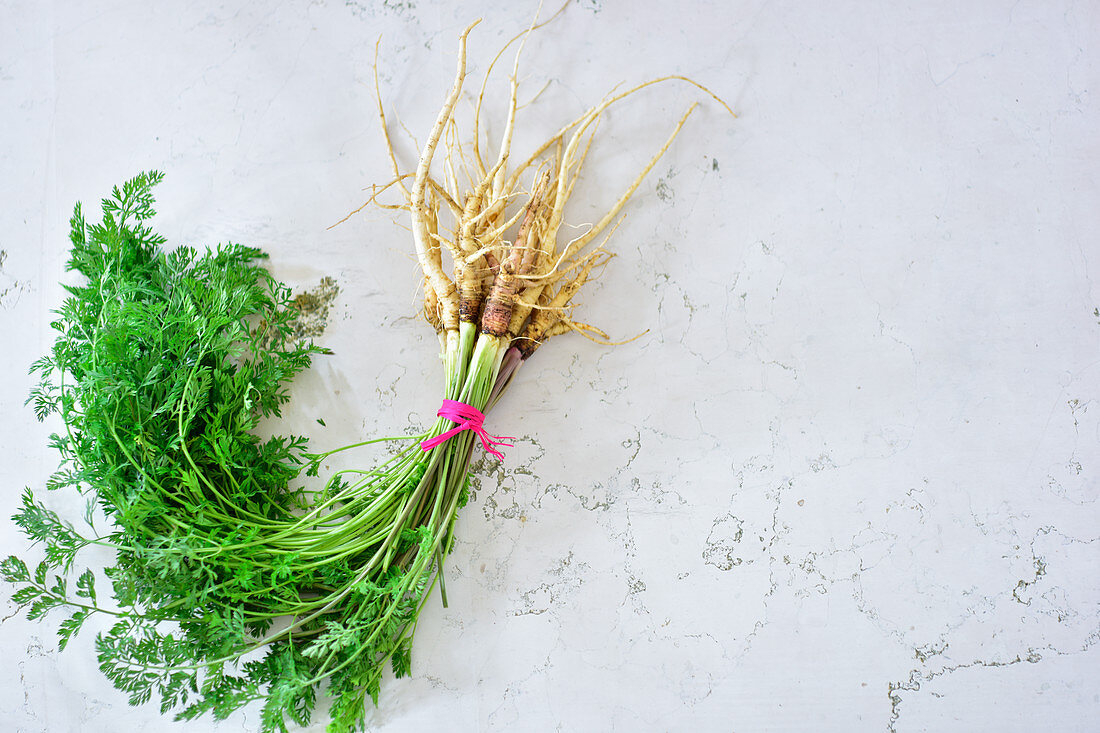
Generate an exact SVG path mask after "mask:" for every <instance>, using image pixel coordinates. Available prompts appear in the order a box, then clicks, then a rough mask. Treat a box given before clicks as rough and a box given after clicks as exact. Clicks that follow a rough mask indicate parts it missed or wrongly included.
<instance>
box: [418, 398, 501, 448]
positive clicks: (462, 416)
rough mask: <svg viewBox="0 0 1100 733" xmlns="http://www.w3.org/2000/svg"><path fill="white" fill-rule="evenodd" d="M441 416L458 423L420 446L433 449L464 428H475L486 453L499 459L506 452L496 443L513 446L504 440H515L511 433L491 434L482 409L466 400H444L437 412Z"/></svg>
mask: <svg viewBox="0 0 1100 733" xmlns="http://www.w3.org/2000/svg"><path fill="white" fill-rule="evenodd" d="M436 415H438V416H439V417H445V418H447V419H448V420H450V421H451V422H453V423H457V425H456V426H455V427H453V428H451V429H450V430H448V431H447V432H445V433H441V434H440V435H437V436H436V437H434V438H432V439H430V440H425V441H424V442H423V443H421V444H420V447H421V448H422V449H424V450H431V449H432V448H434V447H436V446H437V445H439V444H440V443H445V442H447V441H448V440H450V439H451V438H452V437H454V436H455V435H458V434H459V433H461V432H462V431H463V430H473V431H474V432H475V433H477V437H479V438H481V445H482V447H483V448H485V452H486V453H492V454H493V455H494V456H496V457H497V458H498V459H499V460H502V461H503V460H504V454H503V453H501V452H500V451H498V450H495V449H494V448H493V446H494V445H503V446H506V447H508V448H511V447H512V444H511V443H505V442H504V440H514V438H513V437H512V436H510V435H489V433H487V432H485V428H484V427H482V423H484V422H485V415H483V414H482V412H481V410H479V409H477V408H476V407H471V406H470V405H467V404H466V403H465V402H456V401H454V400H443V406H442V407H440V408H439V412H437V413H436Z"/></svg>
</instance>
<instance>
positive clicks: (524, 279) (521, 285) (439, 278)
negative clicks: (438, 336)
mask: <svg viewBox="0 0 1100 733" xmlns="http://www.w3.org/2000/svg"><path fill="white" fill-rule="evenodd" d="M559 12H560V11H559ZM475 25H476V23H474V24H471V25H470V26H469V27H467V28H466V29H465V30H464V31H463V32H462V34H461V36H460V39H459V52H458V68H457V71H456V74H455V78H454V82H453V84H452V87H451V90H450V92H449V93H448V95H447V97H446V99H445V101H444V103H443V106H442V108H441V109H440V111H439V114H438V116H437V118H436V121H435V125H434V126H433V128H432V130H431V133H430V134H429V136H428V138H427V141H426V142H425V144H424V146H423V148H422V150H421V153H420V158H419V161H418V164H417V167H416V171H415V175H414V176H413V181H412V184H411V186H410V187H408V188H406V186H405V183H404V181H405V180H406V178H407V177H408V175H409V174H407V173H402V171H401V169H400V166H399V165H398V162H397V156H396V154H395V153H394V150H393V146H392V144H391V140H390V137H389V133H388V131H387V130H385V127H386V117H385V112H384V110H383V107H382V103H381V96H380V94H379V95H378V96H379V101H378V110H379V117H380V119H381V120H382V124H383V131H384V137H385V141H386V148H387V153H388V155H389V157H390V160H391V162H392V164H393V169H394V176H395V178H394V180H393V181H392V182H391V184H390V185H391V186H392V185H397V186H398V188H399V189H400V190H401V191H402V193H403V194H404V195H405V203H404V204H403V205H402V206H403V207H404V208H407V209H408V211H409V213H410V216H411V221H412V231H413V242H414V247H415V250H416V254H417V259H418V261H419V263H420V266H421V269H422V271H423V281H424V314H425V317H426V319H427V320H428V322H429V323H431V324H432V326H433V327H434V328H436V330H437V331H442V332H443V334H442V336H443V337H444V341H445V343H446V344H449V346H447V347H446V350H445V360H447V359H448V358H450V359H451V362H452V363H451V366H452V367H454V369H455V374H453V375H452V376H453V377H458V380H457V381H459V382H464V381H465V378H466V377H467V376H468V375H471V374H472V373H473V370H472V365H471V364H470V363H469V362H468V361H466V360H468V359H469V358H470V357H471V356H472V355H473V354H474V352H475V343H477V344H478V345H479V346H478V348H479V349H480V350H479V351H478V353H479V354H480V355H481V356H482V357H483V358H486V359H489V360H490V361H492V362H493V364H494V366H493V368H492V369H489V370H488V372H487V373H486V375H488V374H490V373H491V374H492V375H493V379H494V383H495V382H496V381H497V375H499V374H500V372H499V370H500V369H501V368H502V367H503V366H504V365H505V364H507V368H506V369H505V371H506V372H507V375H506V376H505V377H503V378H502V380H501V383H500V384H497V386H496V391H495V395H494V398H495V397H498V396H499V394H500V392H502V386H501V385H502V384H505V383H507V381H509V380H510V377H511V374H512V373H514V372H515V370H516V369H517V368H518V366H519V365H520V364H521V363H522V362H523V361H524V360H526V359H527V358H529V357H530V356H531V354H532V353H533V352H534V351H535V350H536V349H537V348H538V347H539V346H540V345H541V344H543V343H545V341H546V340H548V339H549V338H551V337H553V336H555V335H559V334H562V333H571V332H575V333H580V334H582V335H584V336H586V337H588V338H590V339H592V340H595V341H597V342H600V343H612V342H611V341H610V339H609V338H608V336H607V334H605V333H604V332H603V331H602V330H600V329H599V328H597V327H595V326H591V325H588V324H584V323H581V322H579V321H576V320H575V319H574V318H573V315H572V308H573V305H572V303H573V299H574V297H575V296H576V294H577V293H578V292H579V291H580V289H581V288H582V286H583V285H584V284H585V283H586V282H588V281H589V280H590V279H591V278H592V277H594V276H595V274H596V273H598V271H599V270H600V268H601V267H602V266H603V265H605V264H606V263H607V262H608V260H609V259H610V255H609V254H608V252H607V251H606V249H605V248H604V245H605V244H606V240H607V238H609V237H610V235H611V234H612V233H613V232H614V230H615V227H617V223H616V220H617V219H618V221H620V222H621V218H620V215H621V213H622V210H623V207H624V206H625V205H626V203H627V202H628V201H629V200H630V199H631V197H632V196H633V195H634V193H635V192H636V191H637V189H638V187H639V186H640V185H641V182H642V181H643V180H644V178H645V176H646V175H647V174H648V173H649V172H650V171H651V170H652V169H653V167H654V166H655V165H656V164H657V162H658V161H659V160H660V158H661V157H662V156H663V155H664V154H665V153H666V152H667V151H668V149H669V148H670V147H671V145H672V143H673V141H674V140H675V139H676V137H677V135H678V134H679V133H680V131H681V130H682V129H683V127H684V125H685V124H686V122H687V120H688V118H689V116H690V115H691V114H692V112H693V110H694V109H695V107H696V106H697V105H696V104H692V105H690V106H689V107H688V109H687V110H686V111H685V112H684V114H683V116H681V117H680V119H679V121H678V122H677V123H676V125H675V127H674V128H673V130H672V132H671V134H670V135H669V136H668V138H667V139H666V140H665V142H664V144H663V145H662V146H661V147H660V148H659V149H658V150H657V151H656V152H655V153H654V155H653V156H652V157H651V158H650V160H649V161H648V162H647V164H646V165H645V166H644V167H643V168H642V170H641V171H639V172H638V174H637V175H636V176H635V177H634V178H633V180H631V182H630V183H629V185H627V187H626V188H625V190H624V191H623V193H622V194H621V195H620V196H619V198H618V199H617V200H616V201H615V202H614V203H613V204H612V206H611V207H610V208H609V209H608V210H607V211H606V212H605V214H604V215H603V216H602V217H601V218H600V219H599V220H598V221H597V222H596V223H594V224H592V225H591V226H589V227H588V229H587V230H586V231H585V232H584V233H583V234H581V235H580V236H578V237H576V238H574V239H572V240H570V241H566V242H564V243H561V244H559V242H558V239H559V232H560V230H561V227H562V224H563V222H564V220H565V207H566V205H567V204H568V202H569V199H570V197H571V196H572V193H573V190H574V187H575V186H576V183H577V181H578V179H579V177H580V173H581V169H582V167H583V164H584V162H585V159H586V158H587V155H588V151H589V149H590V147H591V145H592V141H593V140H594V138H595V135H596V131H597V129H598V127H599V123H600V121H601V119H602V117H603V114H604V113H605V112H606V111H607V110H608V108H609V107H611V106H612V105H614V104H616V103H619V102H621V101H622V100H625V99H627V98H628V97H631V96H632V95H634V94H637V93H639V92H641V91H643V90H645V89H647V88H649V87H652V86H654V85H657V84H662V83H665V82H673V81H679V82H682V83H686V84H688V85H691V86H693V87H695V88H697V89H699V90H701V91H703V92H704V93H706V94H707V95H709V96H710V97H711V98H713V99H715V100H717V101H718V102H719V103H720V104H721V105H722V106H723V107H724V108H725V109H726V110H727V111H728V112H729V113H730V114H731V115H732V114H733V111H732V110H731V109H730V108H729V105H727V104H726V103H725V102H724V101H722V100H721V98H719V97H718V96H717V95H716V94H714V93H713V92H711V91H710V90H709V89H707V88H706V87H704V86H702V85H701V84H699V83H698V82H695V81H693V80H691V79H688V78H686V77H682V76H676V75H671V76H664V77H660V78H657V79H652V80H650V81H647V82H643V83H641V84H638V85H636V86H634V87H632V88H630V89H627V90H626V91H622V92H618V93H613V94H609V95H607V96H606V97H605V98H604V99H603V100H602V101H601V102H600V103H599V104H597V105H595V106H593V107H591V108H589V109H588V110H586V111H585V112H583V113H582V114H581V115H579V116H578V117H577V118H575V119H574V120H572V121H571V122H569V123H567V124H565V125H564V126H563V127H561V128H560V129H559V130H558V131H557V132H556V133H555V134H554V135H552V136H551V137H550V138H548V139H547V140H546V141H545V142H544V143H543V144H542V145H541V146H539V147H538V148H537V149H536V150H535V151H534V152H533V153H532V154H530V155H529V156H528V157H527V158H525V159H523V160H522V161H521V162H520V163H519V164H518V165H515V166H512V167H510V162H511V160H512V150H511V145H512V139H513V136H514V131H515V127H516V124H517V120H518V114H517V113H518V104H517V98H518V89H519V81H518V78H519V64H520V57H521V54H522V51H523V42H525V41H526V38H527V36H528V35H529V34H530V33H531V31H532V30H534V28H536V27H538V26H536V25H534V24H532V26H531V27H529V28H528V29H527V30H526V31H524V32H523V33H520V34H518V35H517V36H516V37H515V38H513V39H512V40H510V41H509V42H508V44H506V45H505V47H504V48H503V49H501V51H500V52H499V53H498V54H497V55H496V57H495V58H494V59H493V61H492V63H491V64H490V66H489V70H488V72H487V73H486V77H485V79H483V80H482V85H481V88H480V91H479V92H478V96H477V101H476V105H475V111H474V119H473V137H472V140H470V141H469V143H468V146H469V147H468V150H469V155H467V154H466V150H467V149H464V148H463V145H462V142H461V136H460V135H459V133H458V130H457V122H456V119H455V108H456V105H457V102H458V99H459V98H460V96H461V93H462V89H463V86H464V83H465V79H466V48H467V38H468V36H469V34H470V32H471V30H472V29H473V27H474V26H475ZM517 40H520V41H521V43H520V46H519V50H518V51H517V52H516V54H515V57H514V60H513V64H512V69H511V74H510V76H509V100H508V107H507V112H506V117H505V124H504V126H503V132H502V134H501V139H500V147H499V151H498V154H497V156H496V158H495V161H494V163H493V165H492V166H489V165H487V163H486V160H487V159H488V156H486V155H484V153H483V150H482V148H481V140H480V137H481V112H482V107H483V102H484V96H485V88H486V81H487V79H488V76H489V74H490V73H491V72H492V70H493V68H494V66H495V65H496V63H497V61H498V60H499V59H500V57H501V55H502V54H503V53H504V51H505V50H506V49H507V48H508V46H510V45H511V44H512V43H513V42H515V41H517ZM375 90H376V93H377V92H378V87H377V67H376V73H375ZM441 142H442V148H443V149H444V150H443V152H442V169H443V174H442V175H443V178H442V182H440V180H437V179H436V178H435V177H434V176H433V173H432V171H433V161H435V160H436V159H437V158H438V157H439V156H437V152H440V151H439V148H440V143H441ZM533 169H535V170H536V172H535V173H534V174H533V179H534V180H533V182H532V186H531V188H530V189H529V191H527V192H524V191H523V190H522V188H521V180H522V179H523V178H524V177H525V176H526V175H527V174H528V172H529V171H531V170H533ZM463 176H464V177H465V180H461V178H462V177H463ZM442 209H445V210H448V211H450V213H451V215H452V217H453V219H454V222H453V226H450V227H449V228H448V229H447V230H441V229H440V226H439V222H438V215H439V212H440V210H442ZM443 231H448V232H450V234H444V233H441V232H443ZM512 231H514V232H515V234H514V235H513V236H511V237H509V232H512ZM600 237H604V240H603V242H601V243H600V244H599V245H595V244H594V243H595V242H596V241H597V239H599V238H600ZM443 250H446V251H447V252H448V254H449V255H450V258H449V259H450V260H451V263H452V264H451V267H452V272H451V275H448V274H447V273H446V272H445V269H444V263H443V258H442V252H443ZM475 330H476V333H475ZM456 331H458V332H460V333H461V335H460V336H458V337H454V336H448V335H447V334H453V333H455V332H456ZM477 334H480V335H481V336H480V337H478V336H477ZM490 337H491V339H492V345H491V346H489V345H487V344H489V341H488V339H489V338H490ZM482 339H485V342H484V343H483V342H482ZM510 349H514V351H509V350H510ZM447 355H450V356H447ZM463 361H466V363H465V364H460V363H459V362H463ZM482 371H484V370H482ZM449 384H452V385H454V382H452V381H451V380H449ZM463 389H467V387H463ZM459 391H461V390H459Z"/></svg>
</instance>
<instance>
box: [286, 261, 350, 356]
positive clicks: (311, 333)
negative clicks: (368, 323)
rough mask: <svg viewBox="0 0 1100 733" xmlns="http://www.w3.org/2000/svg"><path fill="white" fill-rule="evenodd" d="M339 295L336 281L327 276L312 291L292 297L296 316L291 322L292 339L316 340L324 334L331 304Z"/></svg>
mask: <svg viewBox="0 0 1100 733" xmlns="http://www.w3.org/2000/svg"><path fill="white" fill-rule="evenodd" d="M339 293H340V286H339V285H337V284H336V280H334V279H333V278H331V277H328V276H327V275H326V276H325V277H323V278H321V282H320V283H318V284H317V287H315V288H313V289H312V290H304V291H302V292H300V293H298V294H297V295H295V296H294V307H295V308H297V309H298V314H297V315H296V316H295V317H294V319H293V320H292V321H291V327H292V328H293V331H292V332H291V334H292V337H293V338H294V339H296V340H300V339H311V338H316V337H318V336H320V335H321V334H323V333H324V332H325V327H326V326H328V315H329V311H330V310H331V309H332V303H333V301H335V300H336V296H337V295H338V294H339Z"/></svg>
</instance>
